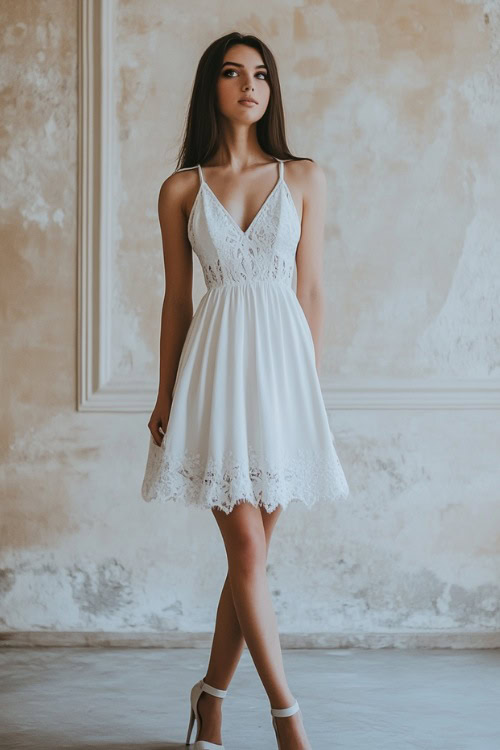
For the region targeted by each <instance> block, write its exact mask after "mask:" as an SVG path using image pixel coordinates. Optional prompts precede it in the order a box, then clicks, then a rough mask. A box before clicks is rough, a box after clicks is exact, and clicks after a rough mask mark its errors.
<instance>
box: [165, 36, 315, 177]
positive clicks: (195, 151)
mask: <svg viewBox="0 0 500 750" xmlns="http://www.w3.org/2000/svg"><path fill="white" fill-rule="evenodd" d="M235 44H246V45H248V46H249V47H253V48H254V49H256V50H257V51H258V52H260V54H261V57H262V60H263V62H264V64H265V65H266V66H267V72H268V79H267V80H268V83H269V88H270V97H269V104H268V105H267V109H266V111H265V113H264V115H263V116H262V117H261V118H260V120H259V121H258V122H257V140H258V142H259V145H260V147H261V148H262V150H263V151H265V153H266V154H270V155H271V156H274V157H276V158H277V159H291V160H301V159H309V160H310V161H312V159H310V158H309V157H308V156H303V157H301V156H294V155H293V154H292V153H290V150H289V148H288V145H287V142H286V135H285V116H284V112H283V102H282V99H281V87H280V82H279V77H278V68H277V65H276V61H275V59H274V56H273V54H272V52H271V50H270V49H269V47H268V46H267V45H266V44H265V43H264V42H262V41H261V40H260V39H258V38H257V37H256V36H253V35H251V34H240V33H239V32H237V31H232V32H231V33H229V34H226V35H225V36H222V37H220V38H219V39H216V40H215V41H214V42H212V43H211V44H210V45H209V47H207V49H206V50H205V52H204V53H203V55H202V56H201V58H200V61H199V63H198V68H197V70H196V76H195V80H194V84H193V91H192V94H191V101H190V103H189V109H188V114H187V119H186V125H185V131H184V137H183V142H182V146H181V149H180V152H179V156H178V160H177V167H176V169H182V168H185V167H194V166H196V165H197V164H205V163H206V162H208V161H210V159H211V158H212V156H213V155H214V154H216V153H217V151H218V149H219V147H220V145H221V140H222V131H221V128H220V127H219V118H220V114H219V112H218V109H217V96H216V85H217V80H218V77H219V75H220V71H221V68H222V63H223V61H224V55H225V54H226V52H227V50H228V49H230V48H231V47H233V46H234V45H235Z"/></svg>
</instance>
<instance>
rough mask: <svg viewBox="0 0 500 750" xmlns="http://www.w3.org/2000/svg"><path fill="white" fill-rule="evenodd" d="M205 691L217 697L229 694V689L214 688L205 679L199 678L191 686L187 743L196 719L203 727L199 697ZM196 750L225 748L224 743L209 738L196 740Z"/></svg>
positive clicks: (219, 749) (220, 749)
mask: <svg viewBox="0 0 500 750" xmlns="http://www.w3.org/2000/svg"><path fill="white" fill-rule="evenodd" d="M203 691H205V693H210V695H215V696H216V698H224V697H225V696H226V694H227V690H219V688H214V687H212V685H209V684H208V683H207V682H205V681H204V680H199V682H197V683H196V684H195V685H193V687H192V688H191V714H190V716H189V726H188V731H187V737H186V745H189V744H190V743H189V740H190V737H191V732H192V731H193V724H194V720H195V719H196V721H197V727H198V726H200V727H201V721H200V715H199V713H198V699H199V697H200V695H201V694H202V693H203ZM194 750H224V745H216V744H215V742H208V741H207V740H196V742H195V743H194Z"/></svg>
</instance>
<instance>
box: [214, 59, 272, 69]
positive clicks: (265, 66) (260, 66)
mask: <svg viewBox="0 0 500 750" xmlns="http://www.w3.org/2000/svg"><path fill="white" fill-rule="evenodd" d="M224 65H236V67H237V68H244V67H245V66H244V65H243V63H237V62H231V61H230V60H226V62H225V63H223V64H222V67H224ZM255 68H266V70H267V65H256V66H255Z"/></svg>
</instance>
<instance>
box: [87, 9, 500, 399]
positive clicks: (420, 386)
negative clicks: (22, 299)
mask: <svg viewBox="0 0 500 750" xmlns="http://www.w3.org/2000/svg"><path fill="white" fill-rule="evenodd" d="M114 6H115V2H114V0H80V2H79V33H78V63H79V71H78V83H79V98H78V103H79V113H78V123H79V129H78V175H79V177H78V183H79V184H78V342H77V370H78V373H77V383H78V386H77V391H78V393H77V409H78V410H79V411H91V412H103V411H106V412H146V413H147V412H150V411H151V409H152V408H153V406H154V402H155V400H156V389H157V383H155V382H153V381H149V380H141V379H135V380H134V379H130V378H124V377H123V376H116V375H115V374H113V372H112V348H111V341H112V305H111V303H112V290H113V283H112V274H113V268H112V249H113V234H112V222H113V216H114V212H113V200H112V197H113V184H112V175H113V163H112V155H113V144H114V113H113V40H114V35H113V26H114V24H113V18H114ZM321 386H322V391H323V395H324V400H325V406H326V408H327V409H328V410H337V409H349V410H354V409H362V410H366V409H498V408H500V382H498V381H497V382H495V381H492V380H488V379H470V380H468V379H455V378H445V379H428V380H424V379H414V380H406V379H389V378H386V379H384V378H383V379H376V378H370V377H367V378H361V379H353V378H349V379H345V378H333V379H329V380H324V379H322V380H321Z"/></svg>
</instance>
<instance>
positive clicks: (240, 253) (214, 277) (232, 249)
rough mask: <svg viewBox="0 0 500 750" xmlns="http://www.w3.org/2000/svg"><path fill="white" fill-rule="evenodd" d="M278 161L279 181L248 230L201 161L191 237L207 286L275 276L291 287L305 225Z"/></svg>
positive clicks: (260, 279) (263, 279)
mask: <svg viewBox="0 0 500 750" xmlns="http://www.w3.org/2000/svg"><path fill="white" fill-rule="evenodd" d="M277 161H278V163H279V175H278V181H277V182H276V184H275V186H274V188H273V189H272V191H271V192H270V193H269V195H268V196H267V198H266V200H265V201H264V203H263V204H262V206H261V207H260V209H259V211H258V212H257V214H256V215H255V217H254V218H253V220H252V222H251V223H250V225H249V226H248V228H247V229H246V230H245V231H243V230H242V229H241V227H240V226H239V225H238V224H237V223H236V221H235V219H234V218H233V217H232V216H231V214H230V213H229V212H228V211H227V210H226V209H225V208H224V206H223V205H222V203H221V202H220V201H219V199H218V198H217V196H216V195H215V193H213V192H212V190H211V188H210V187H209V186H208V184H207V182H206V181H205V178H204V175H203V170H202V168H201V166H200V165H199V164H198V165H197V169H198V174H199V177H200V187H199V189H198V193H197V195H196V198H195V200H194V203H193V207H192V209H191V213H190V215H189V219H188V237H189V241H190V242H191V247H192V248H193V251H194V252H195V253H196V255H197V256H198V258H199V260H200V263H201V267H202V269H203V275H204V278H205V284H206V286H207V289H211V288H213V287H217V286H225V285H227V284H243V283H248V282H252V281H269V280H273V281H277V282H282V283H285V284H287V285H288V286H291V284H292V277H293V269H294V264H295V253H296V250H297V245H298V242H299V239H300V233H301V223H300V220H299V217H298V214H297V209H296V208H295V203H294V201H293V198H292V195H291V193H290V190H289V188H288V185H287V184H286V182H285V179H284V176H283V161H282V160H280V159H277ZM184 169H194V167H184ZM178 171H182V170H178Z"/></svg>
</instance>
